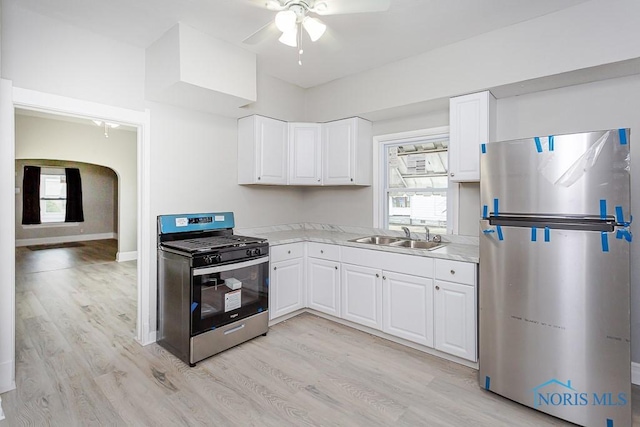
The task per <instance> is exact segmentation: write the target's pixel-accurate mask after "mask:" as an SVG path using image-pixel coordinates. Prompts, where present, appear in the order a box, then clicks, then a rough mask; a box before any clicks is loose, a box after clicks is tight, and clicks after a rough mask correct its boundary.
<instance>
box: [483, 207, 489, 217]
mask: <svg viewBox="0 0 640 427" xmlns="http://www.w3.org/2000/svg"><path fill="white" fill-rule="evenodd" d="M482 218H484V219H487V218H489V206H487V205H483V206H482Z"/></svg>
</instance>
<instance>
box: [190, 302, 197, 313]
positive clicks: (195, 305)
mask: <svg viewBox="0 0 640 427" xmlns="http://www.w3.org/2000/svg"><path fill="white" fill-rule="evenodd" d="M197 307H198V303H197V302H192V303H191V312H192V313H193V312H194V311H195V309H196V308H197Z"/></svg>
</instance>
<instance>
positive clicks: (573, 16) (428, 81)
mask: <svg viewBox="0 0 640 427" xmlns="http://www.w3.org/2000/svg"><path fill="white" fill-rule="evenodd" d="M638 39H640V2H639V1H637V0H592V1H589V2H586V3H581V4H579V5H576V6H574V7H570V8H567V9H564V10H561V11H558V12H555V13H551V14H548V15H545V16H542V17H540V18H537V19H533V20H531V21H526V22H522V23H519V24H515V25H512V26H509V27H506V28H502V29H499V30H496V31H492V32H490V33H486V34H483V35H480V36H477V37H473V38H471V39H467V40H463V41H461V42H458V43H454V44H451V45H448V46H444V47H442V48H439V49H435V50H432V51H430V52H427V53H424V54H422V55H417V56H414V57H411V58H408V59H405V60H402V61H397V62H393V63H391V64H388V65H385V66H382V67H380V68H376V69H374V70H370V71H366V72H363V73H359V74H356V75H353V76H349V77H345V78H342V79H337V80H334V81H332V82H329V83H327V84H324V85H321V86H318V87H315V88H312V89H310V90H308V92H307V99H306V104H307V115H308V118H309V119H312V120H320V121H324V120H332V119H335V118H340V117H345V116H353V115H364V114H367V113H369V112H375V111H379V110H385V109H388V108H393V107H398V106H404V105H408V104H414V103H419V102H424V101H430V100H437V99H441V98H449V97H451V96H455V95H460V94H465V93H473V92H479V91H482V90H486V89H489V88H492V87H497V86H502V85H506V84H511V83H514V82H520V81H523V80H528V79H535V78H539V77H543V76H549V75H554V74H559V73H564V72H567V71H572V70H578V69H583V68H587V67H593V66H598V65H601V64H607V63H612V62H616V61H624V60H627V59H632V58H637V57H640V43H638Z"/></svg>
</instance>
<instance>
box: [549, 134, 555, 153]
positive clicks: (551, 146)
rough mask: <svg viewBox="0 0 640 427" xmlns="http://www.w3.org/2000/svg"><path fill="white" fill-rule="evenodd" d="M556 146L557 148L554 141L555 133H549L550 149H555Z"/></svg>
mask: <svg viewBox="0 0 640 427" xmlns="http://www.w3.org/2000/svg"><path fill="white" fill-rule="evenodd" d="M554 148H555V144H554V141H553V135H549V151H553V149H554Z"/></svg>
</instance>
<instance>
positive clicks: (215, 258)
mask: <svg viewBox="0 0 640 427" xmlns="http://www.w3.org/2000/svg"><path fill="white" fill-rule="evenodd" d="M213 261H214V262H220V261H222V255H220V254H215V255H213Z"/></svg>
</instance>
